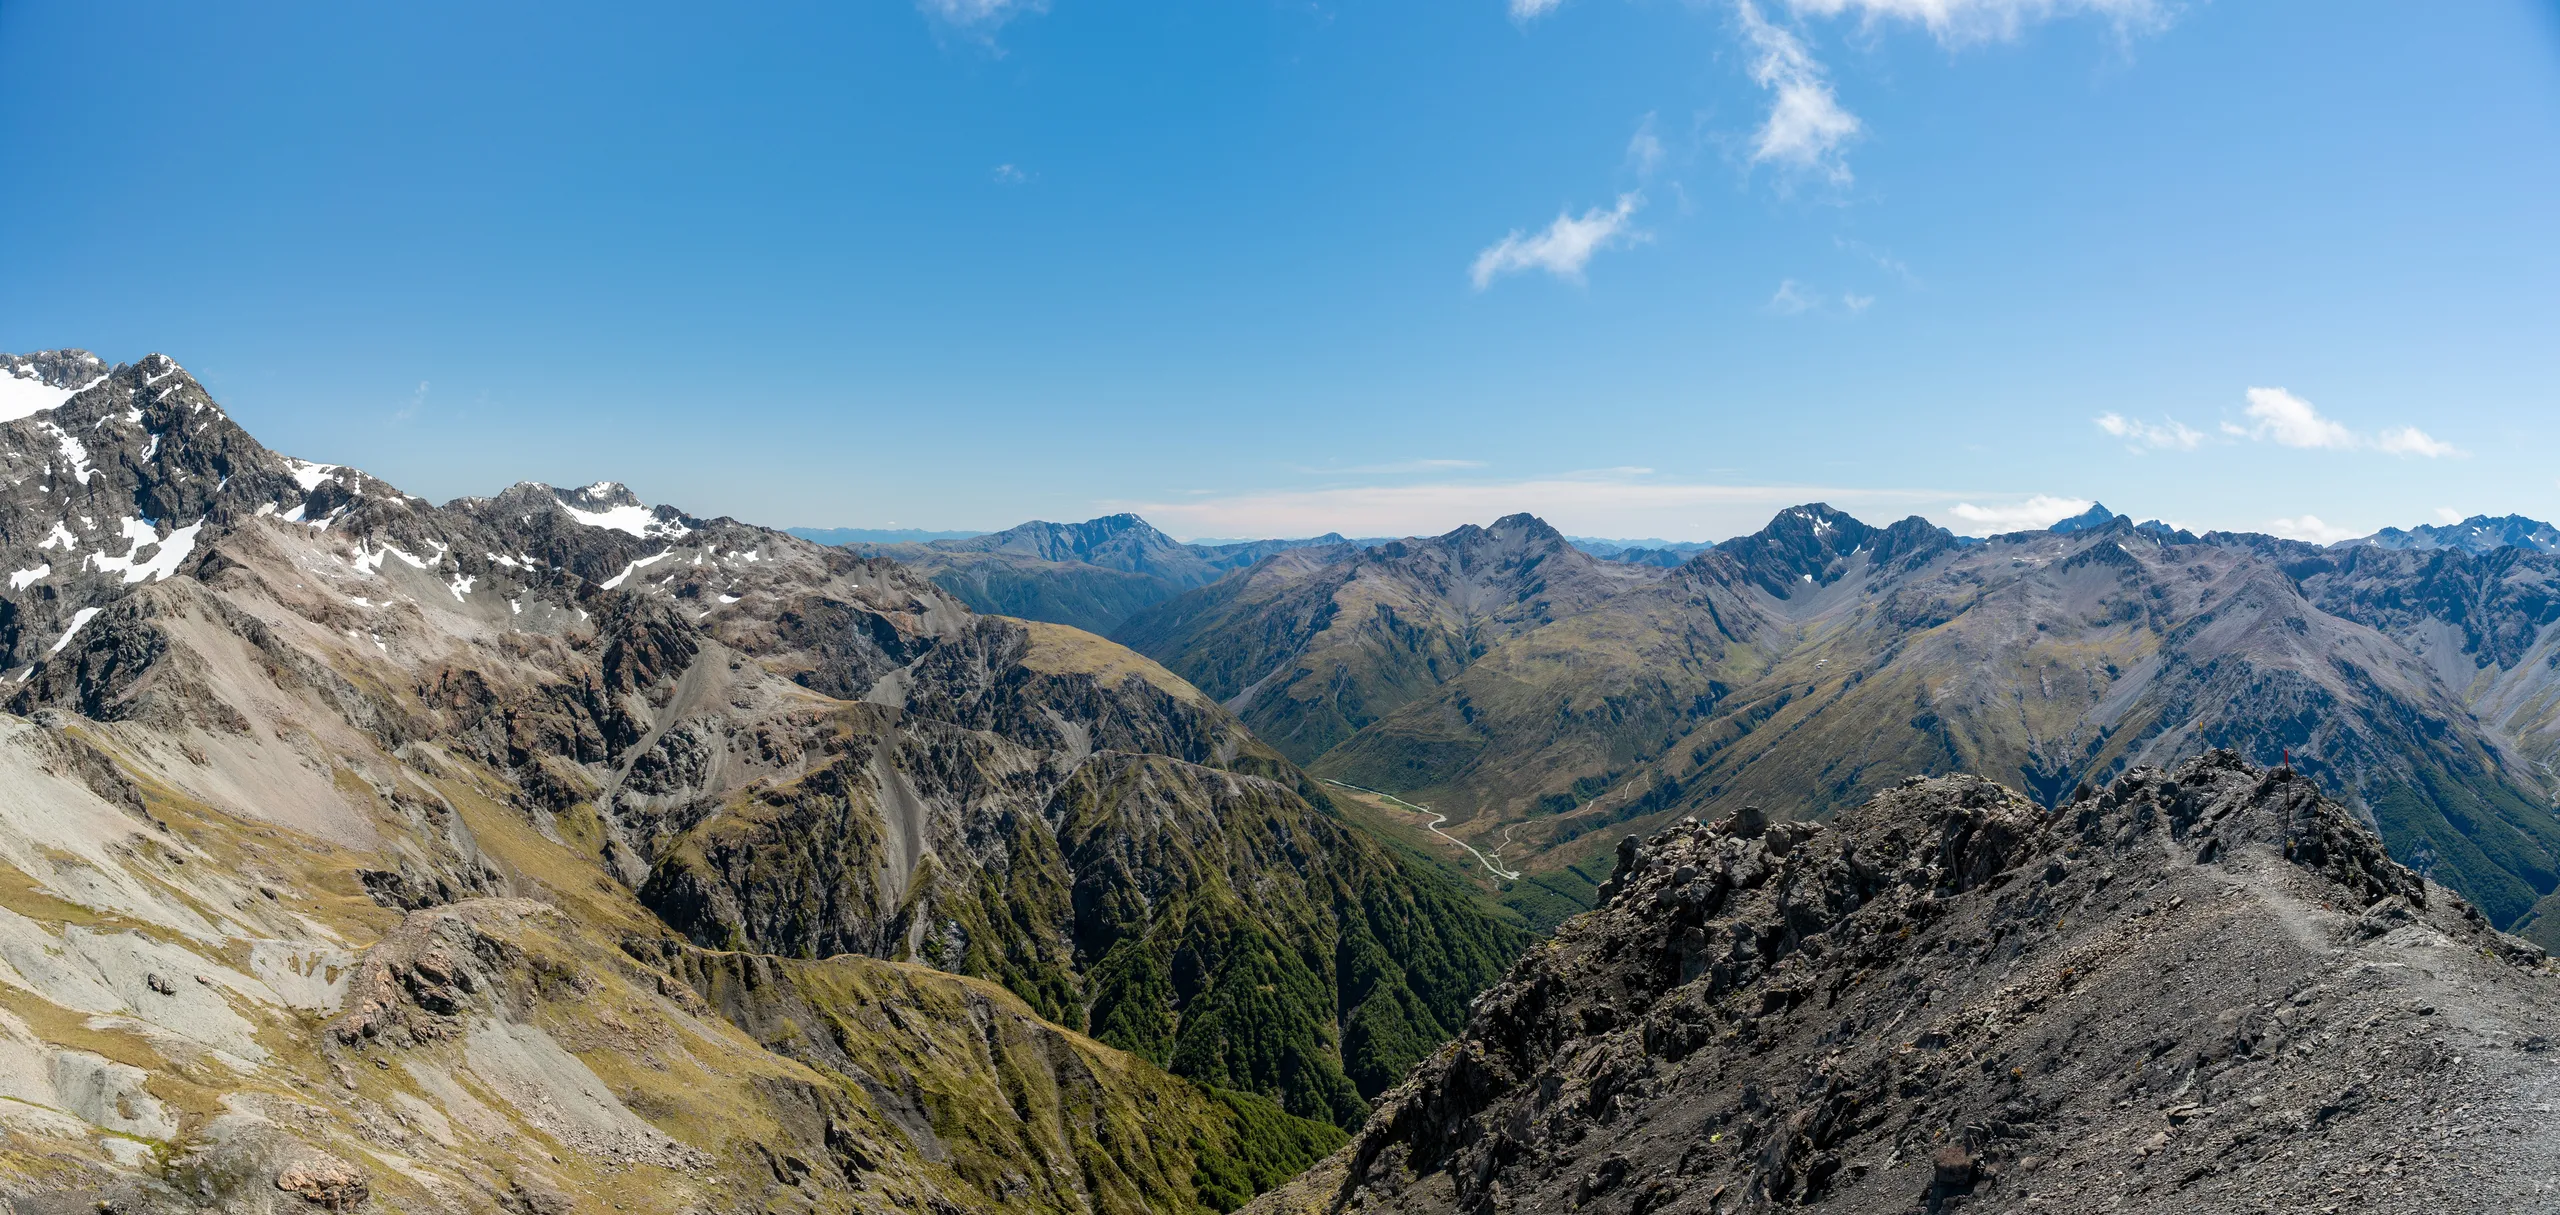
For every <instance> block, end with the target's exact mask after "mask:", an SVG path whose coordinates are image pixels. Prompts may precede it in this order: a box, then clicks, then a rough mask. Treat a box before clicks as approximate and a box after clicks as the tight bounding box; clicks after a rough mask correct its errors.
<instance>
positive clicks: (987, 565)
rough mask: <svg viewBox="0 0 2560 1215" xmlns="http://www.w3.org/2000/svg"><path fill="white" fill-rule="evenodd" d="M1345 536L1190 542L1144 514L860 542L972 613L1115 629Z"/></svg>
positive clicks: (1089, 628)
mask: <svg viewBox="0 0 2560 1215" xmlns="http://www.w3.org/2000/svg"><path fill="white" fill-rule="evenodd" d="M1345 543H1346V542H1345V541H1344V540H1343V539H1342V537H1340V536H1331V535H1328V536H1319V537H1316V538H1314V539H1312V540H1251V541H1240V542H1237V543H1232V544H1213V545H1204V544H1184V543H1182V542H1181V541H1178V540H1175V539H1174V538H1173V537H1171V536H1168V535H1165V534H1164V533H1163V532H1160V531H1157V530H1156V529H1155V528H1153V527H1150V526H1148V524H1147V521H1146V520H1144V519H1141V518H1139V517H1137V516H1136V515H1125V514H1124V515H1106V516H1104V517H1102V518H1099V519H1088V520H1086V521H1084V522H1082V523H1046V522H1039V521H1034V522H1030V523H1025V524H1023V525H1021V526H1020V527H1015V528H1010V529H1007V530H1005V531H1001V532H995V533H992V534H989V535H984V536H971V537H967V538H964V539H951V540H935V541H931V542H929V543H923V544H859V543H857V544H853V545H850V546H849V547H852V548H854V549H856V550H858V551H860V552H862V553H865V554H866V555H870V556H876V557H888V558H891V559H894V560H896V561H899V562H902V563H904V564H906V565H908V566H911V567H913V568H914V569H916V570H917V571H918V572H920V573H922V574H924V575H925V576H926V577H928V578H931V579H932V580H933V582H934V583H935V585H937V586H940V587H942V588H943V589H944V590H947V591H949V592H951V593H952V594H953V595H954V596H957V597H958V598H959V599H960V601H961V602H963V603H965V604H967V605H968V606H969V607H970V609H971V610H973V611H979V612H987V613H990V614H994V615H1004V616H1019V617H1022V618H1024V619H1027V620H1045V621H1048V622H1050V623H1053V624H1064V625H1072V626H1074V627H1076V628H1080V629H1085V630H1087V631H1090V632H1095V633H1105V634H1107V633H1109V632H1111V631H1112V630H1113V629H1115V628H1117V627H1118V626H1119V625H1120V623H1121V622H1122V621H1124V620H1127V619H1128V618H1129V617H1130V616H1132V615H1134V614H1136V613H1137V612H1140V611H1143V610H1145V609H1146V608H1148V607H1150V606H1153V605H1155V604H1158V603H1161V602H1163V601H1165V600H1167V599H1170V598H1172V597H1173V596H1175V595H1178V594H1180V593H1182V592H1183V591H1186V590H1189V589H1191V588H1193V587H1196V586H1204V585H1207V584H1208V583H1211V582H1215V581H1217V580H1218V579H1219V578H1221V577H1224V576H1225V575H1226V574H1227V573H1228V572H1229V571H1231V570H1237V569H1242V568H1244V567H1246V566H1249V565H1252V564H1253V563H1254V562H1256V561H1259V560H1261V559H1262V558H1264V557H1266V556H1269V555H1271V554H1272V553H1277V552H1283V551H1286V550H1289V549H1295V548H1307V547H1323V546H1338V545H1343V544H1345Z"/></svg>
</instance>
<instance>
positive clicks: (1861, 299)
mask: <svg viewBox="0 0 2560 1215" xmlns="http://www.w3.org/2000/svg"><path fill="white" fill-rule="evenodd" d="M1875 302H1876V297H1874V296H1872V295H1860V294H1858V293H1857V292H1855V291H1844V292H1842V293H1841V294H1840V303H1841V306H1843V307H1845V308H1847V309H1848V310H1849V315H1851V316H1856V315H1857V314H1859V313H1861V312H1864V311H1866V310H1867V308H1868V307H1869V306H1870V305H1872V304H1874V303H1875Z"/></svg>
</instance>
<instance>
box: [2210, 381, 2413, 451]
mask: <svg viewBox="0 0 2560 1215" xmlns="http://www.w3.org/2000/svg"><path fill="white" fill-rule="evenodd" d="M2248 397H2249V407H2248V408H2246V409H2244V410H2242V411H2241V413H2242V414H2244V415H2246V416H2247V417H2248V419H2249V425H2247V426H2237V425H2233V424H2232V423H2229V422H2225V423H2223V424H2222V431H2223V433H2224V434H2228V435H2232V436H2234V437H2237V438H2246V439H2263V440H2269V441H2272V442H2275V443H2278V444H2281V445H2283V446H2286V447H2302V448H2312V449H2320V450H2328V451H2352V450H2355V449H2357V448H2360V447H2370V448H2373V449H2374V450H2376V451H2380V452H2384V453H2387V454H2389V455H2395V456H2425V457H2428V458H2429V459H2434V458H2436V457H2440V456H2458V455H2461V454H2462V451H2461V449H2460V448H2457V447H2455V446H2454V445H2453V444H2451V443H2447V442H2444V441H2442V440H2440V439H2437V438H2435V437H2434V436H2432V435H2429V434H2428V433H2427V432H2425V431H2423V430H2420V429H2418V428H2417V427H2415V426H2400V427H2395V428H2393V429H2390V430H2386V431H2383V432H2382V433H2381V434H2378V435H2373V436H2370V437H2368V436H2365V435H2360V434H2357V433H2356V432H2355V431H2353V430H2350V429H2348V428H2347V427H2346V426H2345V425H2344V424H2343V423H2340V422H2338V421H2337V420H2336V419H2333V418H2329V417H2326V416H2324V415H2322V414H2321V412H2320V411H2319V410H2318V409H2315V408H2313V407H2312V405H2311V402H2309V401H2306V400H2303V399H2302V398H2300V397H2297V396H2295V395H2293V394H2292V393H2290V392H2286V391H2285V390H2284V389H2281V388H2252V389H2250V390H2249V392H2248Z"/></svg>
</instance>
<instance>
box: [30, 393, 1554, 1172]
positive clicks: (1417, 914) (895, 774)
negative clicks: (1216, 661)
mask: <svg viewBox="0 0 2560 1215" xmlns="http://www.w3.org/2000/svg"><path fill="white" fill-rule="evenodd" d="M0 375H4V376H6V377H8V379H9V380H10V385H11V387H12V389H13V391H14V395H13V396H12V398H11V400H13V401H17V402H22V403H25V404H27V405H29V406H31V407H29V408H22V409H19V410H16V411H13V412H15V413H16V414H17V415H18V416H15V417H13V418H12V419H11V420H8V421H6V422H5V423H0V478H5V482H6V486H7V488H6V490H5V491H0V569H4V570H7V571H10V573H9V577H8V582H7V585H6V590H7V597H6V598H5V599H0V656H5V658H0V662H5V667H6V674H5V675H0V696H5V697H6V700H5V707H6V710H7V713H8V715H7V716H6V717H5V718H0V1136H5V1139H4V1140H0V1196H5V1197H0V1206H7V1207H9V1209H15V1210H19V1211H46V1212H50V1211H70V1210H75V1209H76V1210H80V1211H96V1210H116V1211H143V1210H173V1211H174V1210H197V1209H200V1208H207V1207H210V1208H215V1209H221V1210H251V1211H254V1210H305V1209H327V1210H353V1209H357V1208H359V1207H365V1206H367V1205H368V1204H371V1206H373V1207H379V1208H381V1209H391V1210H450V1211H500V1210H505V1211H518V1212H536V1211H538V1212H546V1213H547V1212H565V1211H571V1210H599V1211H600V1210H606V1209H614V1210H662V1211H670V1212H672V1211H697V1210H699V1211H761V1210H883V1211H886V1210H905V1211H916V1210H934V1211H962V1210H995V1209H1004V1210H1026V1211H1078V1212H1081V1211H1138V1210H1151V1211H1192V1210H1200V1209H1211V1210H1228V1209H1232V1208H1234V1207H1235V1206H1237V1205H1239V1204H1241V1203H1242V1202H1244V1201H1245V1200H1246V1199H1248V1198H1250V1197H1251V1196H1252V1195H1253V1194H1254V1193H1255V1192H1257V1191H1259V1190H1261V1189H1265V1188H1268V1187H1270V1186H1271V1185H1274V1184H1276V1183H1278V1182H1279V1181H1282V1180H1285V1179H1286V1178H1288V1177H1289V1176H1291V1175H1292V1174H1294V1173H1295V1172H1297V1171H1298V1170H1299V1169H1300V1168H1301V1167H1302V1166H1304V1165H1306V1164H1308V1163H1310V1162H1312V1161H1314V1160H1316V1159H1317V1158H1319V1157H1321V1156H1322V1155H1324V1154H1325V1153H1326V1152H1328V1151H1330V1150H1332V1148H1333V1147H1335V1146H1336V1145H1337V1144H1339V1143H1341V1142H1342V1141H1343V1137H1344V1134H1345V1132H1346V1131H1347V1130H1348V1129H1349V1128H1352V1127H1356V1126H1358V1125H1360V1124H1361V1122H1362V1120H1363V1119H1364V1117H1365V1116H1366V1114H1367V1112H1368V1110H1369V1108H1370V1103H1371V1102H1372V1101H1373V1100H1375V1099H1376V1098H1377V1097H1378V1096H1379V1095H1380V1094H1381V1093H1383V1092H1384V1091H1385V1090H1386V1089H1387V1088H1389V1087H1391V1086H1392V1085H1393V1084H1395V1083H1396V1082H1397V1081H1399V1080H1400V1079H1401V1078H1402V1077H1403V1076H1404V1075H1405V1073H1406V1072H1407V1071H1408V1070H1409V1069H1410V1068H1411V1067H1413V1066H1414V1065H1415V1064H1416V1063H1418V1062H1419V1061H1420V1060H1421V1059H1423V1058H1424V1057H1425V1056H1426V1055H1427V1054H1428V1053H1429V1052H1430V1051H1431V1050H1432V1049H1433V1048H1434V1047H1436V1046H1438V1045H1439V1044H1440V1043H1441V1042H1443V1041H1444V1040H1446V1039H1448V1038H1449V1037H1450V1036H1451V1035H1452V1034H1453V1033H1454V1032H1455V1031H1456V1029H1457V1028H1458V1026H1460V1025H1461V1024H1462V1023H1463V1022H1464V1019H1465V1016H1466V1011H1467V1005H1468V1002H1469V1001H1470V1000H1471V999H1472V998H1473V997H1474V996H1475V995H1476V993H1477V992H1478V991H1480V990H1482V989H1483V988H1485V987H1487V986H1488V985H1490V984H1491V983H1493V982H1494V981H1495V980H1497V979H1499V978H1500V977H1501V975H1502V974H1503V972H1504V969H1505V968H1506V967H1507V966H1508V965H1509V964H1510V963H1511V961H1512V959H1513V958H1514V957H1515V956H1516V955H1517V954H1518V953H1519V952H1520V951H1521V949H1522V948H1523V947H1524V946H1525V945H1526V944H1527V943H1528V941H1529V939H1530V938H1529V935H1528V933H1527V932H1526V931H1525V930H1524V929H1523V928H1522V927H1521V926H1519V925H1518V924H1517V923H1515V922H1513V920H1514V919H1515V918H1516V917H1506V916H1505V915H1504V914H1503V913H1502V912H1501V909H1499V908H1496V907H1492V906H1491V905H1489V904H1487V903H1485V902H1483V901H1482V900H1480V899H1478V898H1477V897H1476V896H1475V895H1474V893H1472V892H1471V891H1469V890H1467V889H1466V888H1465V887H1463V886H1461V885H1460V884H1458V883H1457V882H1455V881H1453V880H1451V879H1450V878H1449V877H1448V876H1447V875H1446V874H1445V873H1444V872H1443V871H1441V870H1440V869H1439V868H1438V867H1436V866H1434V865H1432V864H1431V863H1429V862H1426V861H1418V860H1415V859H1412V858H1410V857H1408V856H1406V855H1404V854H1403V853H1401V852H1400V851H1399V850H1398V849H1396V848H1394V847H1392V846H1390V845H1388V844H1385V843H1382V842H1380V841H1378V840H1376V839H1373V838H1372V837H1370V836H1368V835H1366V834H1364V833H1362V832H1361V831H1359V830H1357V829H1355V828H1354V827H1352V826H1350V825H1349V824H1348V823H1346V822H1345V820H1344V819H1343V817H1342V816H1341V815H1340V814H1339V813H1338V811H1337V810H1336V809H1335V808H1334V806H1333V805H1332V804H1331V802H1330V801H1329V799H1328V798H1327V796H1326V795H1325V794H1324V792H1322V790H1321V787H1320V786H1318V785H1317V784H1315V783H1314V782H1313V781H1311V780H1310V779H1309V778H1307V777H1306V776H1304V775H1303V774H1302V773H1301V772H1300V771H1299V769H1298V768H1297V766H1296V765H1295V764H1293V763H1292V762H1291V761H1289V760H1288V759H1286V758H1285V757H1283V756H1281V755H1280V754H1278V753H1277V752H1275V751H1273V750H1272V749H1271V748H1270V747H1268V746H1266V745H1265V744H1263V743H1262V742H1260V741H1259V740H1258V739H1256V738H1255V737H1254V736H1253V735H1252V734H1251V733H1250V732H1249V731H1248V730H1247V729H1246V728H1245V727H1244V726H1243V725H1242V724H1241V723H1240V722H1238V721H1237V720H1236V718H1235V717H1234V716H1233V715H1232V714H1231V713H1229V712H1228V711H1226V710H1225V709H1223V708H1221V707H1219V705H1218V704H1217V703H1216V702H1215V701H1214V700H1212V699H1210V698H1209V697H1207V696H1205V695H1203V694H1201V693H1200V692H1199V691H1197V690H1195V689H1194V688H1193V687H1192V686H1191V685H1189V684H1188V683H1185V682H1184V681H1183V680H1182V679H1180V678H1179V677H1177V676H1175V675H1173V674H1171V673H1169V672H1168V671H1166V670H1165V669H1164V668H1163V667H1161V666H1159V665H1157V664H1156V663H1154V662H1151V661H1149V660H1147V659H1146V658H1143V657H1141V656H1139V655H1137V654H1135V653H1133V652H1131V651H1129V650H1126V649H1123V648H1121V647H1119V646H1117V645H1114V644H1112V643H1110V642H1108V641H1105V640H1103V639H1102V638H1100V637H1097V636H1094V635H1092V634H1089V633H1085V632H1080V631H1078V630H1076V629H1073V628H1069V627H1063V626H1060V625H1055V624H1049V623H1042V622H1037V621H1024V620H1018V619H1010V618H1005V617H999V616H991V615H981V614H979V613H976V612H973V611H971V610H970V609H969V608H967V607H966V606H964V605H963V604H962V603H961V602H959V601H958V600H956V599H955V598H953V597H952V596H951V595H950V594H948V593H946V592H945V591H943V590H941V589H940V588H938V587H936V586H935V585H934V584H933V583H931V582H929V581H926V580H925V579H923V578H921V577H919V576H917V575H915V574H914V573H911V572H910V571H909V570H908V569H906V568H905V567H902V566H900V565H898V564H896V563H894V562H891V561H888V560H882V559H873V558H864V557H858V556H855V555H853V554H851V553H848V552H845V551H843V550H840V549H832V548H826V547H822V546H820V545H817V544H813V543H810V542H807V541H804V540H800V539H796V538H794V537H791V536H789V535H785V534H783V533H780V532H776V531H771V530H767V529H764V528H759V527H752V526H748V525H745V524H741V523H738V522H735V521H732V520H727V519H701V518H695V517H692V516H688V515H686V514H684V513H682V512H681V511H678V510H675V509H673V508H671V507H666V506H657V507H650V506H644V505H643V504H641V503H640V501H639V500H638V499H637V498H635V497H634V496H632V495H631V494H630V493H629V492H628V491H627V490H624V489H623V488H622V487H620V486H618V485H613V484H600V485H591V486H588V487H586V488H584V489H576V490H561V489H554V488H551V487H548V486H543V485H534V484H524V485H517V486H515V487H514V488H512V489H509V490H507V491H506V492H504V493H502V494H499V495H497V496H495V497H491V498H474V499H465V500H461V501H457V502H452V503H448V504H445V505H443V506H435V505H431V504H429V503H427V502H425V501H422V500H420V499H417V498H413V497H410V496H408V495H406V494H403V493H401V492H400V491H399V490H397V489H395V488H394V487H392V486H390V485H387V484H385V483H383V482H381V481H379V480H376V479H374V478H372V477H370V476H367V475H365V474H364V473H362V472H359V471H357V470H354V469H351V468H341V467H332V466H328V465H320V464H313V463H309V462H305V461H301V460H296V459H292V458H288V457H285V456H281V455H278V454H276V453H274V452H271V451H269V450H267V449H266V448H264V447H262V446H261V445H259V443H258V442H257V441H256V440H255V439H253V438H251V437H250V436H249V435H248V434H247V433H246V432H245V431H243V430H242V429H240V428H239V427H238V426H237V425H236V424H234V423H233V422H232V420H231V419H230V418H229V417H228V416H226V415H225V413H224V412H223V410H222V409H221V408H220V407H219V406H217V405H216V403H215V402H214V401H213V400H212V399H211V398H210V397H209V396H208V395H207V394H206V393H205V391H204V389H203V388H202V387H201V386H200V385H199V384H198V383H197V382H196V381H195V380H194V379H193V378H191V377H190V376H189V375H188V374H187V373H186V372H185V371H183V370H182V369H180V367H179V366H178V364H176V363H175V362H172V361H170V360H169V359H167V358H164V357H160V356H157V355H155V356H152V357H149V358H146V359H143V360H141V361H139V362H137V363H131V364H120V365H115V366H108V365H106V364H105V363H103V362H102V361H100V360H98V359H96V358H95V357H93V356H90V355H88V354H86V353H83V352H80V351H54V352H48V353H43V354H37V355H31V356H22V357H11V358H7V359H6V360H5V368H0Z"/></svg>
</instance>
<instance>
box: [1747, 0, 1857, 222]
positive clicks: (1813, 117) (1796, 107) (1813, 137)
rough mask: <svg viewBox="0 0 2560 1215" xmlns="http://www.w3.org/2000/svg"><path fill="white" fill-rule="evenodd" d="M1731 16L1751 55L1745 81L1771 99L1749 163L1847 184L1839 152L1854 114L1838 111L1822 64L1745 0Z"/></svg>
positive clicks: (1853, 122) (1853, 127) (1850, 130)
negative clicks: (1737, 18)
mask: <svg viewBox="0 0 2560 1215" xmlns="http://www.w3.org/2000/svg"><path fill="white" fill-rule="evenodd" d="M1735 11H1736V12H1738V13H1739V14H1740V15H1741V18H1742V33H1743V36H1744V37H1745V38H1748V39H1749V40H1750V42H1751V47H1752V50H1753V51H1754V53H1755V54H1754V57H1753V59H1752V61H1751V78H1752V79H1753V80H1754V81H1757V82H1758V83H1759V85H1760V87H1761V88H1764V89H1767V90H1769V91H1770V92H1771V93H1773V94H1776V98H1777V99H1776V101H1775V102H1773V103H1772V104H1771V105H1770V107H1769V120H1768V121H1767V122H1765V123H1762V124H1761V126H1760V134H1759V136H1758V137H1757V139H1756V140H1754V142H1753V146H1752V149H1751V160H1752V163H1754V164H1760V163H1769V162H1775V163H1777V164H1780V165H1783V166H1786V167H1788V168H1793V169H1799V170H1805V171H1809V172H1811V171H1818V172H1820V173H1822V174H1823V175H1825V176H1827V177H1829V178H1830V179H1831V180H1833V181H1835V182H1847V181H1848V180H1849V166H1848V164H1847V163H1846V162H1844V161H1842V160H1841V159H1840V155H1839V152H1840V146H1841V145H1842V144H1845V143H1847V142H1848V141H1849V140H1850V139H1851V138H1853V137H1855V136H1856V135H1857V133H1858V131H1859V123H1858V117H1857V115H1855V114H1851V113H1850V112H1849V111H1847V110H1845V109H1842V108H1840V98H1839V96H1838V95H1837V94H1835V93H1833V92H1832V91H1831V82H1830V81H1828V80H1825V79H1823V75H1822V65H1821V64H1819V63H1816V62H1814V59H1813V55H1812V54H1811V53H1810V52H1808V51H1806V50H1805V49H1804V43H1803V42H1802V41H1801V40H1799V39H1798V38H1797V37H1796V36H1795V34H1794V33H1792V32H1790V31H1788V30H1787V29H1785V28H1783V27H1780V26H1777V25H1773V24H1771V23H1770V22H1769V21H1768V20H1767V19H1766V18H1763V17H1762V16H1761V15H1760V9H1759V8H1758V6H1756V5H1754V4H1753V3H1752V2H1751V0H1740V3H1739V4H1738V5H1736V9H1735Z"/></svg>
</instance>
